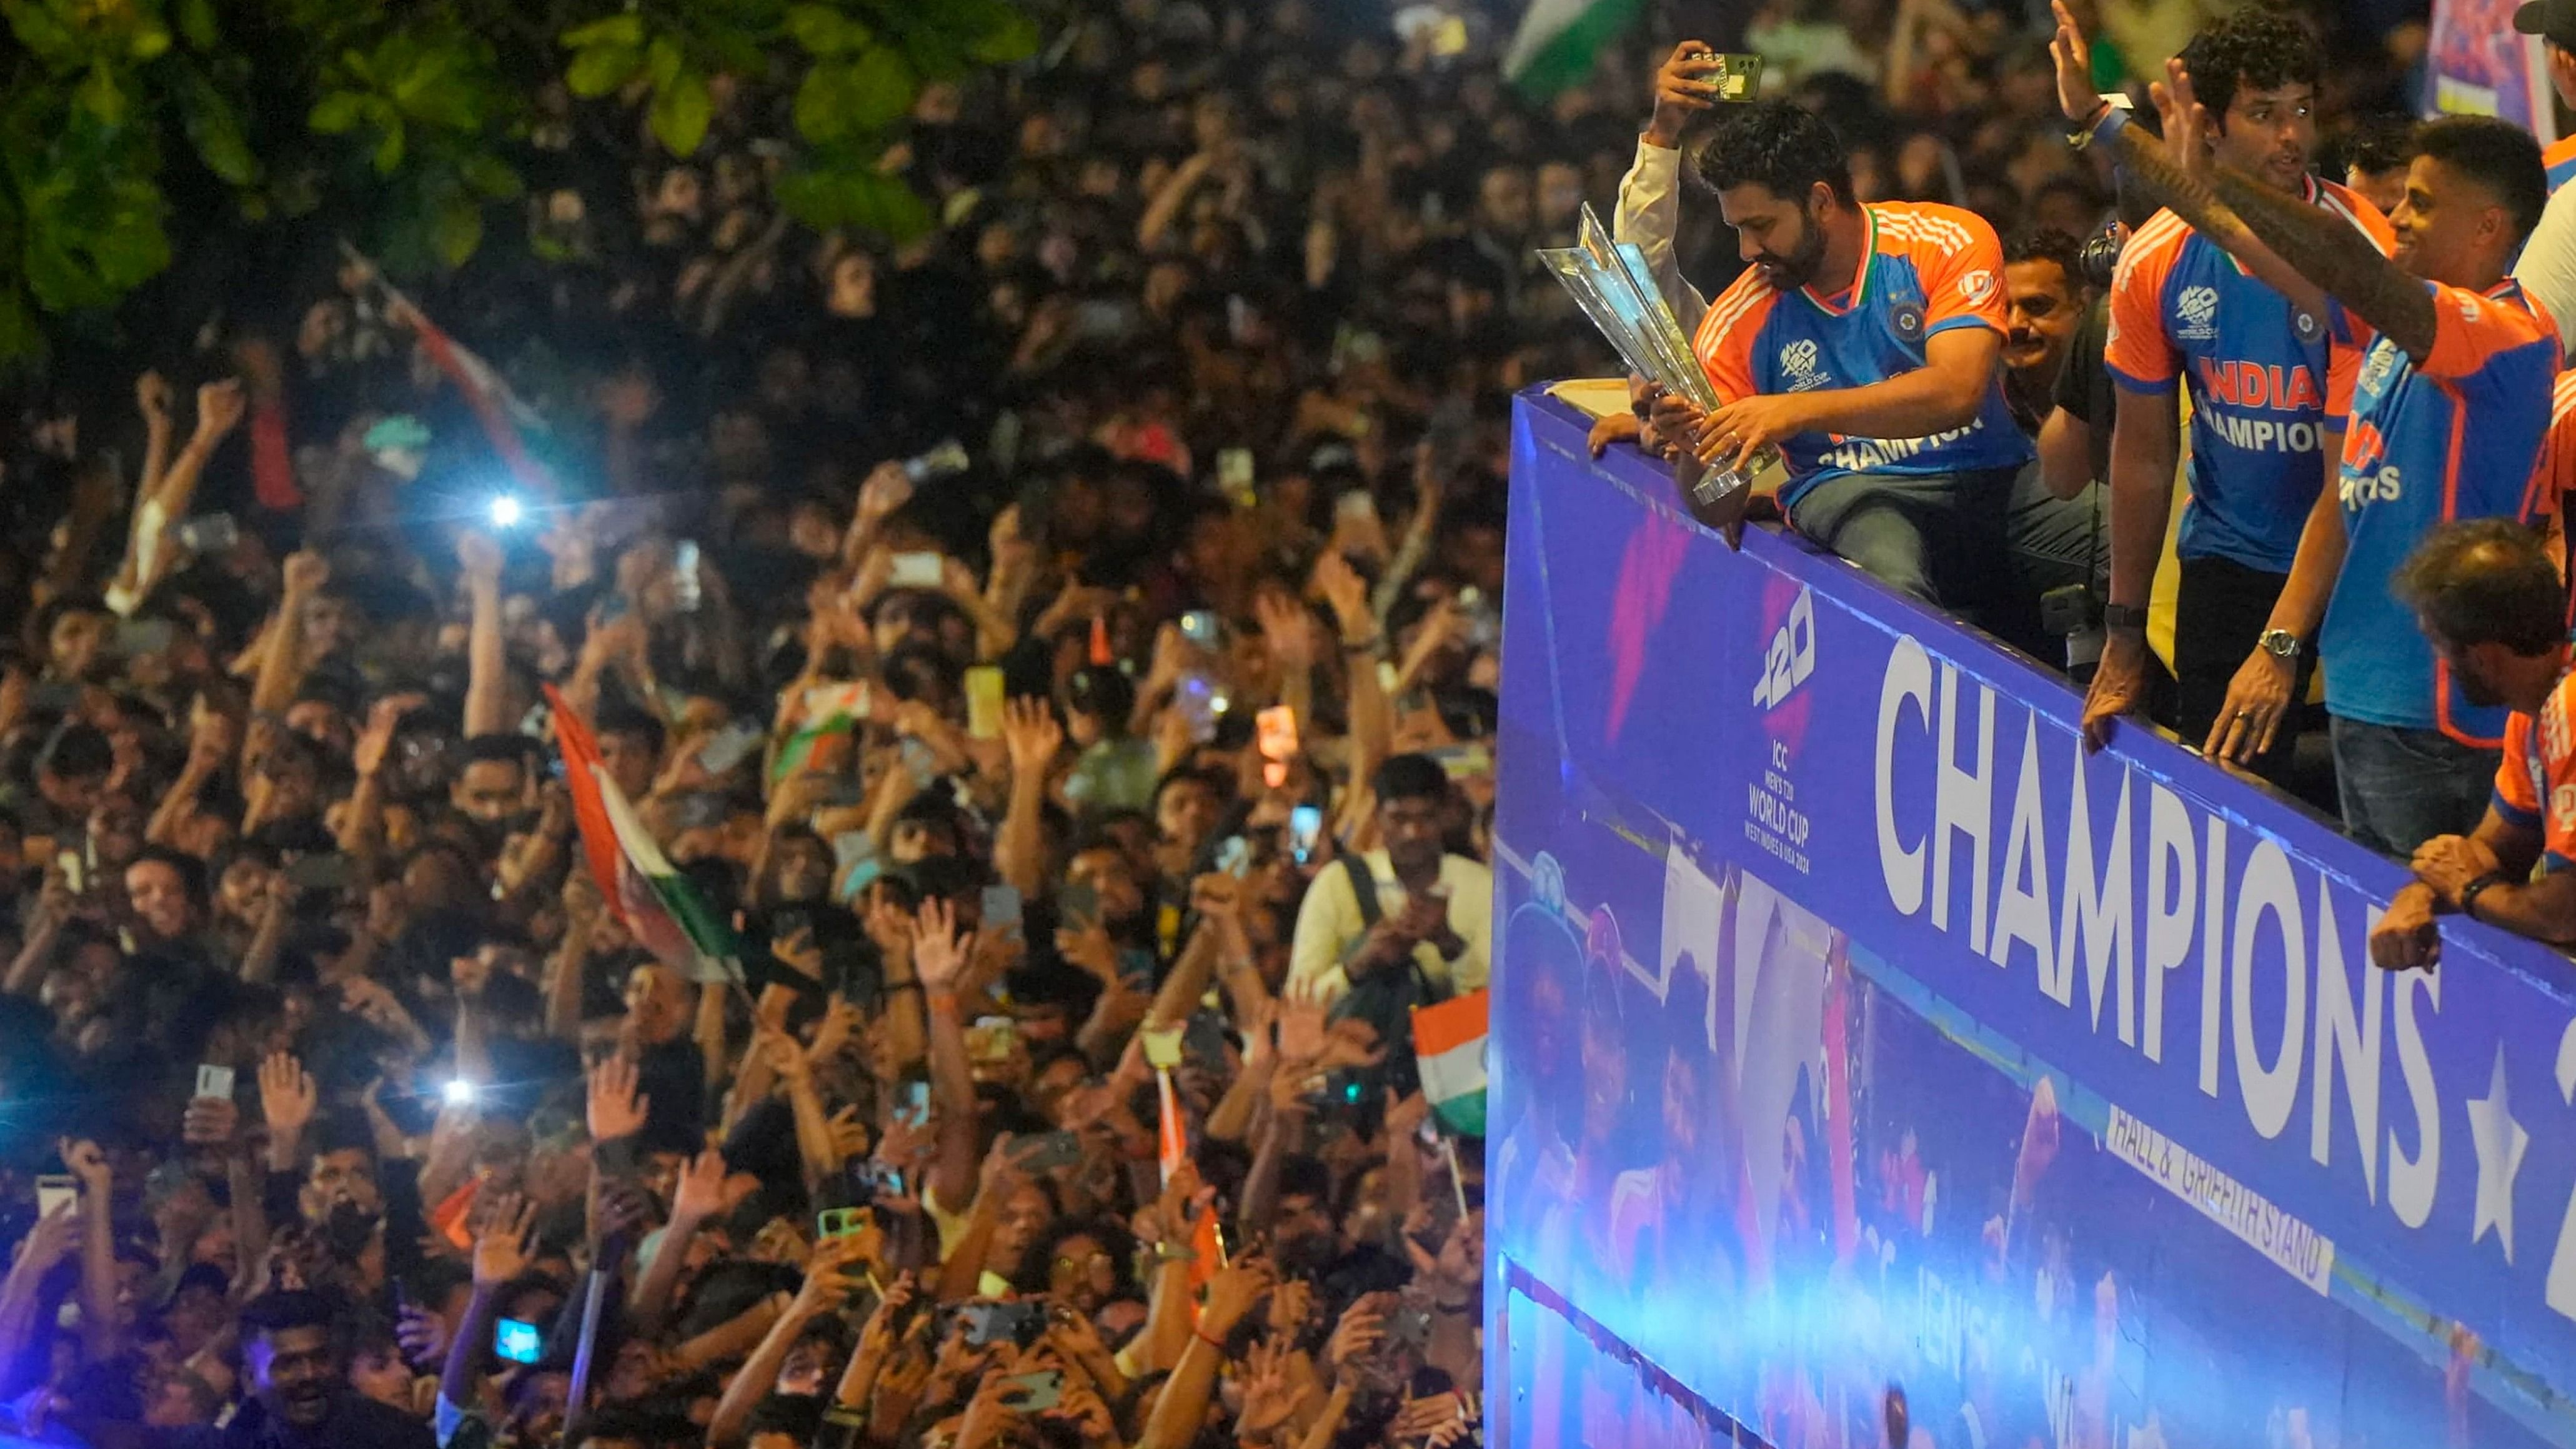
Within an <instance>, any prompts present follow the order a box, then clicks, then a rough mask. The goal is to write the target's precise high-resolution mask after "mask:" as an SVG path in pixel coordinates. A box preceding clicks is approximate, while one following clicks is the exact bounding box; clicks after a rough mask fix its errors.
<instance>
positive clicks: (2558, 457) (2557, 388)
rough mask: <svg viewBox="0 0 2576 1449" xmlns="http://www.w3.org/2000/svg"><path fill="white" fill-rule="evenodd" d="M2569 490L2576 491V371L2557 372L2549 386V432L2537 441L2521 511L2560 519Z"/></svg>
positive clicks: (2534, 516) (2529, 515) (2562, 515)
mask: <svg viewBox="0 0 2576 1449" xmlns="http://www.w3.org/2000/svg"><path fill="white" fill-rule="evenodd" d="M2571 492H2576V371H2569V372H2562V373H2560V374H2558V381H2557V382H2556V383H2554V384H2552V385H2551V388H2550V395H2549V432H2548V434H2547V435H2546V436H2544V437H2543V438H2542V439H2541V440H2540V462H2539V464H2538V466H2536V467H2534V468H2533V469H2532V470H2531V491H2530V493H2529V494H2528V495H2526V496H2525V497H2524V499H2523V509H2522V511H2523V514H2524V516H2526V517H2532V518H2543V517H2547V518H2560V519H2563V518H2565V517H2566V516H2567V495H2568V494H2569V493H2571Z"/></svg>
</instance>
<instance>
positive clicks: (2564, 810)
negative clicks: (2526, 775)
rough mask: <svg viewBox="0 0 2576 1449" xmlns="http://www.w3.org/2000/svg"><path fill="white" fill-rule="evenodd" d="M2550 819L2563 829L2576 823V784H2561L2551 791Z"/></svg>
mask: <svg viewBox="0 0 2576 1449" xmlns="http://www.w3.org/2000/svg"><path fill="white" fill-rule="evenodd" d="M2549 819H2550V823H2551V824H2553V825H2555V826H2557V827H2558V828H2559V829H2560V830H2562V831H2563V830H2565V829H2567V828H2568V827H2569V826H2571V825H2576V785H2561V786H2559V787H2558V788H2557V789H2555V790H2552V791H2550V792H2549Z"/></svg>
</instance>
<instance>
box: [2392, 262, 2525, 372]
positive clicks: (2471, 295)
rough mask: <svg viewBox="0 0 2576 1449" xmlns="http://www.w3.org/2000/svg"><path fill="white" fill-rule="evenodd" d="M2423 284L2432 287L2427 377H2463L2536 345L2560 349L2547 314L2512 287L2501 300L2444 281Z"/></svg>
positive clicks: (2425, 363) (2516, 288) (2508, 285)
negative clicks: (2497, 358)
mask: <svg viewBox="0 0 2576 1449" xmlns="http://www.w3.org/2000/svg"><path fill="white" fill-rule="evenodd" d="M2427 285H2429V286H2430V287H2432V289H2433V352H2432V355H2431V356H2429V357H2427V358H2425V359H2424V361H2423V364H2422V366H2421V369H2420V370H2421V371H2422V372H2423V374H2424V375H2425V376H2426V377H2467V376H2468V375H2470V374H2471V373H2474V372H2476V371H2477V370H2478V369H2479V368H2481V367H2484V366H2486V365H2487V361H2488V359H2490V358H2493V357H2494V356H2495V355H2496V354H2498V353H2500V352H2510V351H2512V350H2513V349H2514V348H2517V347H2524V346H2529V345H2531V344H2533V343H2538V342H2547V343H2548V344H2549V345H2550V346H2551V347H2552V348H2555V347H2556V346H2557V345H2558V329H2557V327H2556V326H2554V325H2553V324H2552V323H2551V322H2550V320H2549V318H2548V316H2547V314H2545V313H2543V312H2541V311H2540V310H2539V309H2538V308H2537V307H2536V306H2535V305H2533V304H2532V303H2530V302H2529V301H2528V300H2527V299H2525V298H2524V297H2522V296H2521V295H2520V291H2521V289H2520V288H2518V287H2514V286H2512V285H2511V284H2510V283H2508V284H2507V287H2506V295H2504V296H2501V297H2491V296H2481V295H2479V294H2478V293H2476V292H2472V291H2470V290H2469V289H2468V288H2466V287H2454V286H2451V285H2449V284H2447V283H2442V282H2433V283H2428V284H2427Z"/></svg>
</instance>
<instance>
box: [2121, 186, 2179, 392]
mask: <svg viewBox="0 0 2576 1449" xmlns="http://www.w3.org/2000/svg"><path fill="white" fill-rule="evenodd" d="M2191 235H2192V232H2191V227H2190V226H2188V225H2187V224H2185V223H2184V221H2183V219H2182V218H2181V217H2179V216H2176V215H2174V214H2173V213H2172V212H2170V211H2159V212H2157V213H2156V214H2155V215H2154V216H2153V217H2151V218H2150V219H2149V220H2148V222H2147V224H2146V225H2145V226H2142V227H2140V228H2138V230H2137V232H2136V233H2135V234H2134V235H2132V236H2131V237H2130V238H2129V244H2128V245H2127V246H2126V247H2123V248H2122V249H2121V251H2120V266H2119V270H2118V271H2116V272H2114V273H2112V276H2111V326H2110V330H2109V334H2108V337H2107V339H2106V340H2105V341H2104V343H2103V346H2102V361H2103V362H2104V364H2106V365H2107V366H2109V368H2110V369H2111V372H2112V374H2113V376H2115V377H2116V378H2118V379H2119V380H2120V381H2122V382H2125V383H2130V384H2133V385H2134V386H2135V387H2137V388H2139V389H2143V390H2147V391H2154V392H2162V391H2164V390H2165V389H2166V387H2167V386H2169V385H2170V384H2171V383H2172V382H2173V380H2174V374H2175V373H2176V372H2178V371H2180V370H2181V366H2182V363H2181V355H2180V354H2179V353H2177V352H2176V351H2175V350H2174V345H2173V339H2172V338H2170V337H2167V336H2166V335H2165V315H2164V314H2165V301H2164V298H2165V280H2166V279H2167V278H2169V277H2171V276H2172V275H2173V269H2174V263H2175V261H2176V260H2177V259H2179V258H2180V257H2181V256H2182V248H2183V243H2185V242H2187V241H2189V240H2191Z"/></svg>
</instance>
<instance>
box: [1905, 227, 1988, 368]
mask: <svg viewBox="0 0 2576 1449" xmlns="http://www.w3.org/2000/svg"><path fill="white" fill-rule="evenodd" d="M1914 212H1915V215H1914V235H1913V237H1912V238H1911V239H1909V240H1908V241H1906V242H1905V243H1904V251H1905V255H1906V257H1907V258H1908V259H1909V260H1911V261H1912V262H1913V263H1914V273H1915V275H1916V276H1917V277H1918V278H1920V279H1921V280H1922V283H1923V335H1924V336H1926V337H1929V336H1931V335H1932V334H1933V333H1935V332H1941V331H1946V330H1948V329H1949V328H1952V327H1990V328H1993V329H1994V330H1995V331H1997V332H2004V333H2009V332H2010V331H2012V325H2011V322H2010V320H2009V319H2008V318H2007V317H2006V315H2005V313H2004V244H2003V243H2002V242H2001V241H2000V240H1998V239H1997V238H1996V236H1995V229H1994V227H1993V225H1992V224H1990V223H1989V222H1987V220H1986V219H1985V218H1984V217H1982V216H1979V215H1977V214H1976V213H1975V212H1972V211H1961V210H1959V209H1958V208H1957V207H1951V206H1920V207H1916V208H1914Z"/></svg>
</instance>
